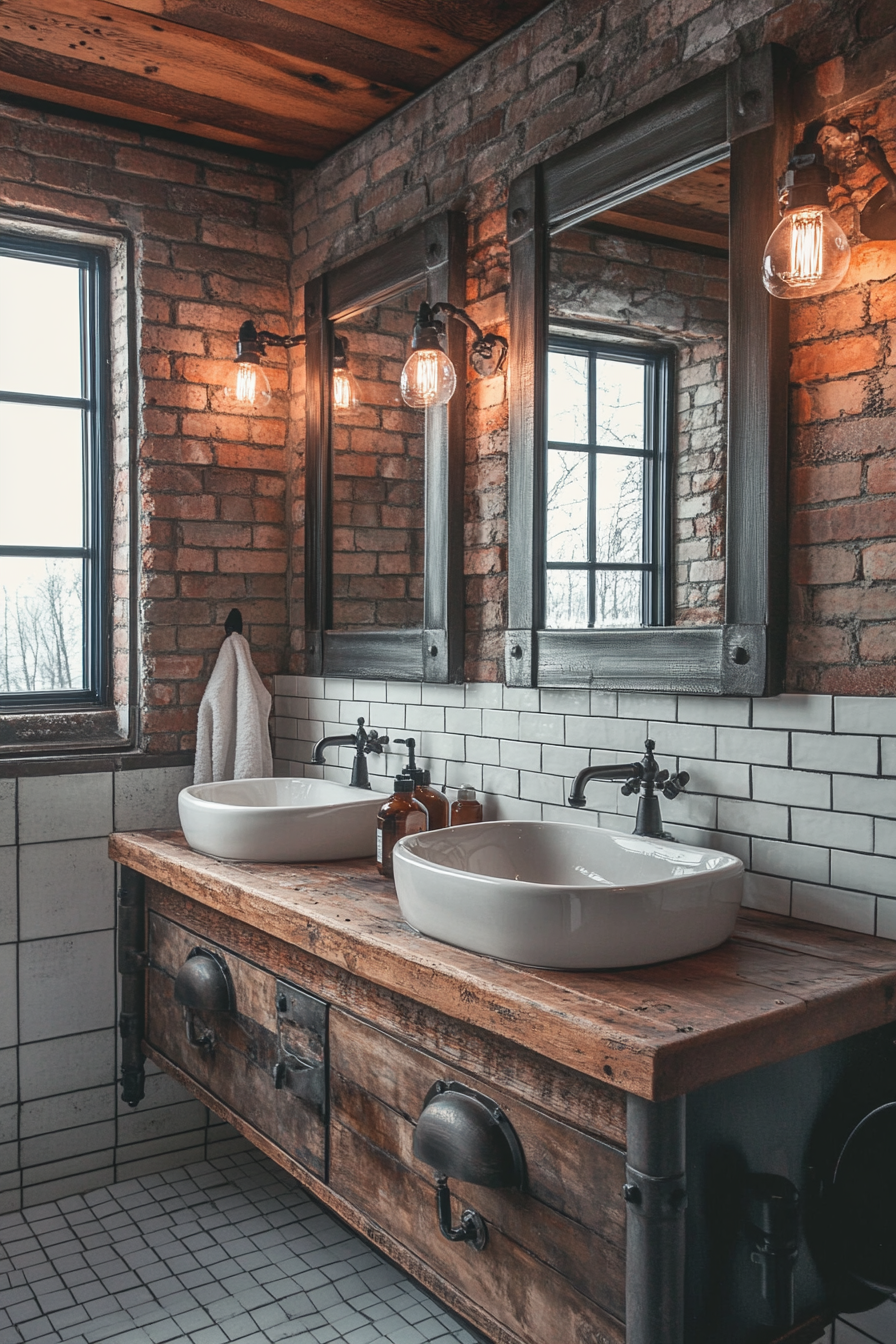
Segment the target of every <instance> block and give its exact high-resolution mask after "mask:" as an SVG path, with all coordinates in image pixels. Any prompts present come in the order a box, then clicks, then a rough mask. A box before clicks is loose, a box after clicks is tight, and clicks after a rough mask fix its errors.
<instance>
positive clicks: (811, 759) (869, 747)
mask: <svg viewBox="0 0 896 1344" xmlns="http://www.w3.org/2000/svg"><path fill="white" fill-rule="evenodd" d="M792 750H793V755H792V762H793V765H794V768H795V769H797V770H830V771H837V772H838V774H850V775H876V774H877V754H878V752H877V738H876V737H854V736H851V735H849V734H846V733H836V734H835V733H794V734H793V748H792Z"/></svg>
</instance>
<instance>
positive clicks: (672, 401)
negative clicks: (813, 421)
mask: <svg viewBox="0 0 896 1344" xmlns="http://www.w3.org/2000/svg"><path fill="white" fill-rule="evenodd" d="M728 202H729V163H728V160H727V158H726V159H721V160H719V161H717V162H715V163H712V164H710V165H709V166H708V167H703V168H701V169H699V170H697V171H695V172H692V173H690V174H687V175H685V176H682V177H678V178H676V179H674V180H673V181H670V182H666V183H664V184H663V185H662V186H660V187H657V188H655V189H653V190H651V191H649V192H646V193H643V194H641V195H638V196H634V197H632V198H630V199H628V200H625V201H624V202H622V203H621V204H616V205H615V206H614V208H613V209H610V210H604V211H602V212H600V213H596V214H594V215H593V216H591V217H589V218H587V219H585V220H584V221H581V222H579V223H577V224H575V225H574V226H573V227H571V228H567V229H565V230H563V231H562V232H557V233H556V234H555V235H554V236H553V238H552V241H551V251H550V263H549V289H548V313H549V341H548V371H547V435H546V440H547V443H546V450H545V451H546V460H545V474H544V481H545V487H544V495H545V515H544V527H545V534H544V535H545V560H546V569H547V572H546V575H545V613H544V615H545V621H544V625H545V628H547V629H555V630H562V629H589V628H594V629H601V628H612V627H617V628H618V627H638V626H644V625H716V624H720V623H722V622H723V620H724V589H725V463H726V417H727V406H726V393H727V348H728V215H729V207H728Z"/></svg>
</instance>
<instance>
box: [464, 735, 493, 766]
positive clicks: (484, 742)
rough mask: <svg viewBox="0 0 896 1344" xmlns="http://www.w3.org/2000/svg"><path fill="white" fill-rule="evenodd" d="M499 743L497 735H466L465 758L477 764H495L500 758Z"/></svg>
mask: <svg viewBox="0 0 896 1344" xmlns="http://www.w3.org/2000/svg"><path fill="white" fill-rule="evenodd" d="M501 745H502V744H501V740H500V738H497V737H468V738H467V760H468V761H475V762H477V764H479V765H497V764H498V763H499V761H500V759H501Z"/></svg>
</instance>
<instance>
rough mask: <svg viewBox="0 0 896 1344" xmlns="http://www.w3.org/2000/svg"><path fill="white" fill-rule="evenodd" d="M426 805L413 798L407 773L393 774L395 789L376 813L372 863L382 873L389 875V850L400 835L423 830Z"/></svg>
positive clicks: (390, 866)
mask: <svg viewBox="0 0 896 1344" xmlns="http://www.w3.org/2000/svg"><path fill="white" fill-rule="evenodd" d="M427 821H428V818H427V813H426V808H425V807H421V806H420V804H419V803H418V802H417V801H416V799H415V798H414V781H413V780H412V779H411V778H410V777H409V776H408V775H396V776H395V792H394V793H393V794H392V796H391V797H390V798H387V799H386V801H385V802H384V803H383V805H382V807H381V808H380V810H379V812H378V813H377V817H376V866H377V868H378V869H379V871H380V872H381V873H382V875H383V877H391V876H392V850H393V849H394V848H395V844H396V841H398V840H400V839H401V838H402V836H403V835H415V834H416V833H417V832H418V831H425V830H426V826H427Z"/></svg>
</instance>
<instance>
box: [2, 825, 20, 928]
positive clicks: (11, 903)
mask: <svg viewBox="0 0 896 1344" xmlns="http://www.w3.org/2000/svg"><path fill="white" fill-rule="evenodd" d="M17 868H18V854H17V851H16V847H15V845H4V847H3V849H0V943H14V942H15V940H16V937H17V935H18V879H17V876H16V870H17Z"/></svg>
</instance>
